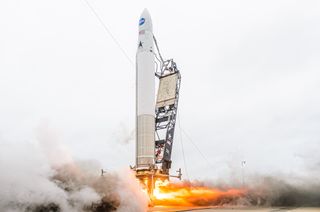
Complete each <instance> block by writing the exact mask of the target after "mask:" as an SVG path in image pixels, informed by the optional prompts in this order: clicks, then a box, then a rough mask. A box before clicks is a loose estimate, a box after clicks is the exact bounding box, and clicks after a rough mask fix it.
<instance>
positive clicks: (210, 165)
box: [180, 126, 214, 169]
mask: <svg viewBox="0 0 320 212" xmlns="http://www.w3.org/2000/svg"><path fill="white" fill-rule="evenodd" d="M180 130H181V131H182V132H183V134H184V135H185V136H186V138H188V141H189V142H190V143H191V144H192V145H193V146H194V147H195V148H196V150H197V151H198V152H199V154H200V155H201V157H202V158H203V160H204V161H205V162H206V163H207V165H208V167H210V168H212V169H214V167H213V166H212V164H211V163H210V162H209V160H208V159H207V157H206V156H205V155H204V154H203V153H202V152H201V150H200V148H199V147H198V146H197V145H196V143H195V142H193V140H192V139H191V137H190V136H189V135H188V134H187V133H186V131H185V130H184V129H182V128H181V126H180Z"/></svg>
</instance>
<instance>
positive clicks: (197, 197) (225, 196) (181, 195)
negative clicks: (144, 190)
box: [151, 180, 245, 206]
mask: <svg viewBox="0 0 320 212" xmlns="http://www.w3.org/2000/svg"><path fill="white" fill-rule="evenodd" d="M244 194H245V191H244V190H239V189H228V190H219V189H215V188H207V187H205V186H193V185H191V184H187V183H178V184H175V183H170V182H169V181H167V180H165V181H161V180H156V182H155V188H154V190H153V197H152V198H151V199H152V202H153V204H154V205H161V206H215V205H225V204H232V203H235V201H237V200H238V199H239V198H240V197H241V196H243V195H244Z"/></svg>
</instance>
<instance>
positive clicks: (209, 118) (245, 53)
mask: <svg viewBox="0 0 320 212" xmlns="http://www.w3.org/2000/svg"><path fill="white" fill-rule="evenodd" d="M88 2H89V3H90V4H91V5H92V7H93V8H94V9H95V10H96V12H97V13H98V14H99V16H100V17H101V19H102V20H103V22H104V23H105V24H106V26H107V27H108V28H109V30H110V31H111V32H112V33H113V35H114V37H115V38H116V39H117V41H118V42H119V43H120V45H121V46H122V48H123V49H124V51H125V52H126V54H127V55H128V56H129V58H130V60H131V61H135V53H136V45H137V33H138V32H137V30H138V19H139V16H140V13H141V12H142V10H143V9H144V8H148V10H149V11H150V13H151V16H152V19H153V25H154V33H155V36H156V37H157V40H158V42H159V45H160V48H161V51H162V55H163V56H164V57H165V58H174V59H175V60H176V62H177V64H178V67H179V69H180V71H181V73H182V88H181V97H180V103H179V117H180V122H181V127H179V126H178V127H177V129H176V130H177V131H176V137H175V139H176V140H175V143H174V150H173V166H174V167H173V168H174V169H177V168H179V167H182V168H183V170H184V172H185V166H184V163H183V157H182V151H181V150H182V148H181V143H180V142H181V141H182V142H183V146H184V150H185V155H186V162H187V167H186V168H187V172H188V177H189V178H191V179H196V178H197V179H199V178H219V177H221V176H230V175H232V176H233V177H239V176H240V173H241V161H243V160H245V161H246V165H245V171H246V173H262V174H274V173H282V174H290V175H295V176H305V175H308V174H309V173H313V171H316V170H319V167H320V166H319V162H320V157H319V156H318V154H319V151H320V109H319V108H320V60H319V58H320V39H319V38H320V3H319V2H318V1H311V0H310V1H293V0H287V1H285V0H281V1H256V0H251V1H247V0H245V1H237V0H227V1H209V0H207V1H202V0H198V1H169V0H162V1H150V0H148V1H147V0H145V1H129V0H127V1H108V0H88ZM0 32H1V34H0V58H1V59H0V142H1V143H3V144H10V145H13V146H15V147H19V146H21V148H23V146H24V144H25V143H31V144H32V143H35V142H37V131H38V129H39V128H41V127H43V126H44V125H45V126H48V127H49V128H50V129H52V131H53V132H54V134H55V138H56V139H58V140H59V142H61V143H63V144H64V145H65V147H66V148H67V149H68V150H69V151H70V152H71V154H72V156H73V157H74V158H76V159H91V160H97V161H99V162H100V163H101V164H102V166H103V167H104V168H105V169H107V170H117V169H120V168H122V167H127V166H128V165H130V164H133V163H134V155H135V153H134V141H133V140H132V131H133V129H134V118H135V114H134V112H135V108H134V107H135V93H134V86H135V65H134V64H132V63H131V62H130V61H129V60H128V59H127V58H126V56H125V55H124V54H123V52H121V50H120V49H119V47H118V46H117V45H116V44H115V42H114V41H113V40H112V38H111V37H110V36H109V34H108V33H106V31H105V30H104V28H103V27H102V25H101V23H99V21H98V20H97V18H96V17H95V16H94V15H93V13H92V11H90V9H89V8H88V6H87V4H86V3H85V1H84V0H69V1H65V0H55V1H49V0H28V1H25V0H2V1H1V2H0ZM180 129H183V130H180ZM192 142H193V143H192ZM194 144H195V145H196V146H195V145H194ZM197 148H198V149H199V150H200V152H201V153H200V152H199V151H198V149H197ZM97 172H99V170H97Z"/></svg>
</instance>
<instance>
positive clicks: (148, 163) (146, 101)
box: [136, 9, 155, 170]
mask: <svg viewBox="0 0 320 212" xmlns="http://www.w3.org/2000/svg"><path fill="white" fill-rule="evenodd" d="M153 49H154V43H153V32H152V21H151V17H150V14H149V12H148V10H147V9H145V10H144V11H143V12H142V14H141V16H140V19H139V36H138V49H137V54H136V170H150V168H151V167H152V166H154V164H155V156H154V152H155V56H154V53H153Z"/></svg>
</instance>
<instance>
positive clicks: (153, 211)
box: [149, 207, 320, 212]
mask: <svg viewBox="0 0 320 212" xmlns="http://www.w3.org/2000/svg"><path fill="white" fill-rule="evenodd" d="M161 211H166V212H174V211H194V212H245V211H249V212H260V211H261V212H278V211H279V212H286V211H288V212H316V211H318V212H320V208H301V207H288V208H286V207H280V208H277V207H272V208H257V207H251V208H248V207H227V208H221V207H211V208H210V207H177V208H174V207H154V208H150V209H149V212H161Z"/></svg>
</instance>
